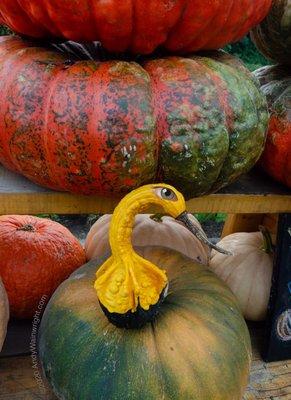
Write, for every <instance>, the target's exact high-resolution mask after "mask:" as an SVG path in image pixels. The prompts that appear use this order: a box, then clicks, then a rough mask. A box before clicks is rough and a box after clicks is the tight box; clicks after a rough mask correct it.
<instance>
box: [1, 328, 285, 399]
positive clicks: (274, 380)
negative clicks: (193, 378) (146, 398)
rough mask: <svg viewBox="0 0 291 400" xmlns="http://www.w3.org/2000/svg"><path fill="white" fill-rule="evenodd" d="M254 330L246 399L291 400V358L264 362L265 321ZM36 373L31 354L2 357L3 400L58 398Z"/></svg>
mask: <svg viewBox="0 0 291 400" xmlns="http://www.w3.org/2000/svg"><path fill="white" fill-rule="evenodd" d="M251 334H252V343H253V365H252V371H251V377H250V384H249V387H248V389H247V392H246V394H245V396H244V400H281V399H282V400H290V399H291V360H290V361H284V362H276V363H270V364H266V363H264V362H263V361H262V359H261V357H260V348H261V347H262V344H263V341H264V329H263V327H262V326H261V325H255V324H254V325H252V327H251ZM34 373H35V370H34V369H33V368H32V361H31V358H30V357H27V356H26V357H12V358H4V359H1V360H0V400H56V398H55V397H54V396H53V395H52V393H51V392H49V391H47V392H46V393H44V392H43V391H42V390H41V389H40V388H39V386H38V384H37V381H36V379H35V377H34ZM157 400H158V399H157Z"/></svg>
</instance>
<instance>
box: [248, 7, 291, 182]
mask: <svg viewBox="0 0 291 400" xmlns="http://www.w3.org/2000/svg"><path fill="white" fill-rule="evenodd" d="M290 10H291V1H290V0H273V5H272V9H271V12H270V13H269V15H268V16H267V18H266V19H265V20H264V21H263V22H262V24H261V25H259V26H258V27H256V28H255V29H254V30H253V33H252V36H253V40H254V42H255V44H256V45H257V47H258V49H259V50H260V51H261V52H262V53H263V54H264V55H265V56H266V57H268V58H270V59H271V60H272V61H273V62H276V63H279V64H277V65H274V66H268V67H263V68H261V69H259V70H257V71H256V72H255V75H256V77H257V78H259V80H260V83H261V85H262V91H263V92H264V93H265V94H266V96H267V99H268V103H269V110H270V114H271V120H270V125H269V132H268V137H267V143H266V148H265V151H264V154H263V157H262V159H261V165H262V167H263V169H264V170H265V171H266V172H267V173H268V174H269V175H270V176H272V177H273V178H274V179H276V180H278V181H279V182H281V183H283V184H284V185H287V186H288V187H290V188H291V70H290V67H291V11H290Z"/></svg>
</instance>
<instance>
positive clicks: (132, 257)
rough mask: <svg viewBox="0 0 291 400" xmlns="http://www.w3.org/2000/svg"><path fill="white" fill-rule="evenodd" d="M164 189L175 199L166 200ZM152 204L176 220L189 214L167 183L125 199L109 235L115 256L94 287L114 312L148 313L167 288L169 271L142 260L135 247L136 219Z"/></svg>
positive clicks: (98, 274)
mask: <svg viewBox="0 0 291 400" xmlns="http://www.w3.org/2000/svg"><path fill="white" fill-rule="evenodd" d="M161 187H162V188H170V189H171V190H172V191H173V192H174V193H175V199H174V200H171V201H170V200H165V199H162V198H161V197H160V196H159V188H161ZM151 204H156V205H159V206H161V207H162V208H163V209H164V210H165V211H166V212H167V213H168V214H170V215H172V216H173V217H177V216H178V215H180V214H181V213H182V212H183V211H185V200H184V198H183V196H182V195H181V194H180V193H179V192H177V191H176V190H175V189H174V188H172V187H171V186H169V185H164V184H160V185H146V186H143V187H141V188H140V189H137V190H135V191H133V192H131V193H130V194H129V195H127V196H125V198H124V199H123V200H122V201H121V202H120V203H119V205H118V206H117V207H116V209H115V211H114V214H113V217H112V221H111V224H110V233H109V240H110V246H111V251H112V256H111V257H110V258H109V259H108V260H107V261H106V262H105V263H104V264H103V265H102V266H101V268H100V269H99V270H98V271H97V273H96V278H97V279H96V282H95V286H94V287H95V289H96V291H97V295H98V298H99V300H100V302H101V303H102V304H103V306H105V307H106V309H107V310H108V311H109V312H111V313H120V314H125V313H127V312H128V311H132V312H135V311H136V309H137V307H138V306H140V307H142V308H143V309H144V310H148V309H149V308H150V306H152V305H154V304H156V303H157V302H158V301H159V298H160V295H161V293H162V291H163V290H164V289H165V287H166V286H167V283H168V279H167V275H166V273H165V271H162V270H161V269H160V268H158V267H157V266H155V265H154V264H152V263H151V262H149V261H147V260H145V259H144V258H142V257H140V256H139V255H138V254H137V253H136V252H135V251H134V249H133V247H132V231H133V227H134V221H135V216H136V215H137V214H139V213H142V212H144V211H145V210H146V209H147V208H148V206H149V205H151Z"/></svg>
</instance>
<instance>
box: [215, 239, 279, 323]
mask: <svg viewBox="0 0 291 400" xmlns="http://www.w3.org/2000/svg"><path fill="white" fill-rule="evenodd" d="M218 245H219V246H221V247H223V248H225V249H227V250H229V251H230V252H232V253H233V255H232V256H229V255H224V254H220V253H218V252H217V251H215V250H214V251H213V252H212V253H211V260H210V269H211V270H212V271H213V272H215V273H216V274H217V275H218V276H219V277H220V278H221V279H222V280H223V281H225V283H226V284H227V285H228V286H229V287H230V289H231V290H232V291H233V293H234V294H235V295H236V297H237V299H238V301H239V304H240V307H241V310H242V313H243V315H244V317H245V318H246V319H248V320H251V321H262V320H264V319H265V317H266V313H267V308H268V303H269V298H270V291H271V284H272V274H273V253H272V248H271V244H270V240H268V237H266V234H265V233H262V232H252V233H234V234H232V235H229V236H226V237H225V238H223V239H222V240H221V241H220V242H219V243H218Z"/></svg>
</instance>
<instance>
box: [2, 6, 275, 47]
mask: <svg viewBox="0 0 291 400" xmlns="http://www.w3.org/2000/svg"><path fill="white" fill-rule="evenodd" d="M270 4H271V0H256V1H255V2H254V0H215V1H213V0H212V1H205V0H162V1H161V0H158V1H157V0H146V1H145V0H122V1H120V0H106V1H98V0H94V1H92V0H69V1H68V0H66V1H65V0H58V1H55V0H21V1H15V0H1V2H0V20H1V19H2V21H3V22H4V23H6V24H7V25H8V26H9V27H10V28H12V29H13V30H14V31H16V32H18V33H20V34H24V35H27V36H31V37H35V38H46V39H48V38H50V37H55V38H61V37H63V38H67V39H71V40H76V41H93V40H99V41H101V42H102V44H103V45H104V46H105V47H106V48H107V49H108V50H110V51H118V52H123V51H126V50H128V51H131V52H134V53H137V54H149V53H152V52H153V51H154V50H155V49H156V48H157V47H158V46H162V47H164V48H165V49H167V50H169V51H172V52H177V51H180V52H189V51H196V50H199V49H217V48H220V47H223V46H224V45H225V44H227V43H229V42H232V41H236V40H238V39H240V38H241V37H243V36H244V35H245V34H246V33H247V32H248V31H249V30H250V29H251V28H252V27H253V26H255V25H256V24H258V23H259V22H260V21H261V20H262V19H263V18H264V16H265V15H266V14H267V12H268V10H269V8H270Z"/></svg>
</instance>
